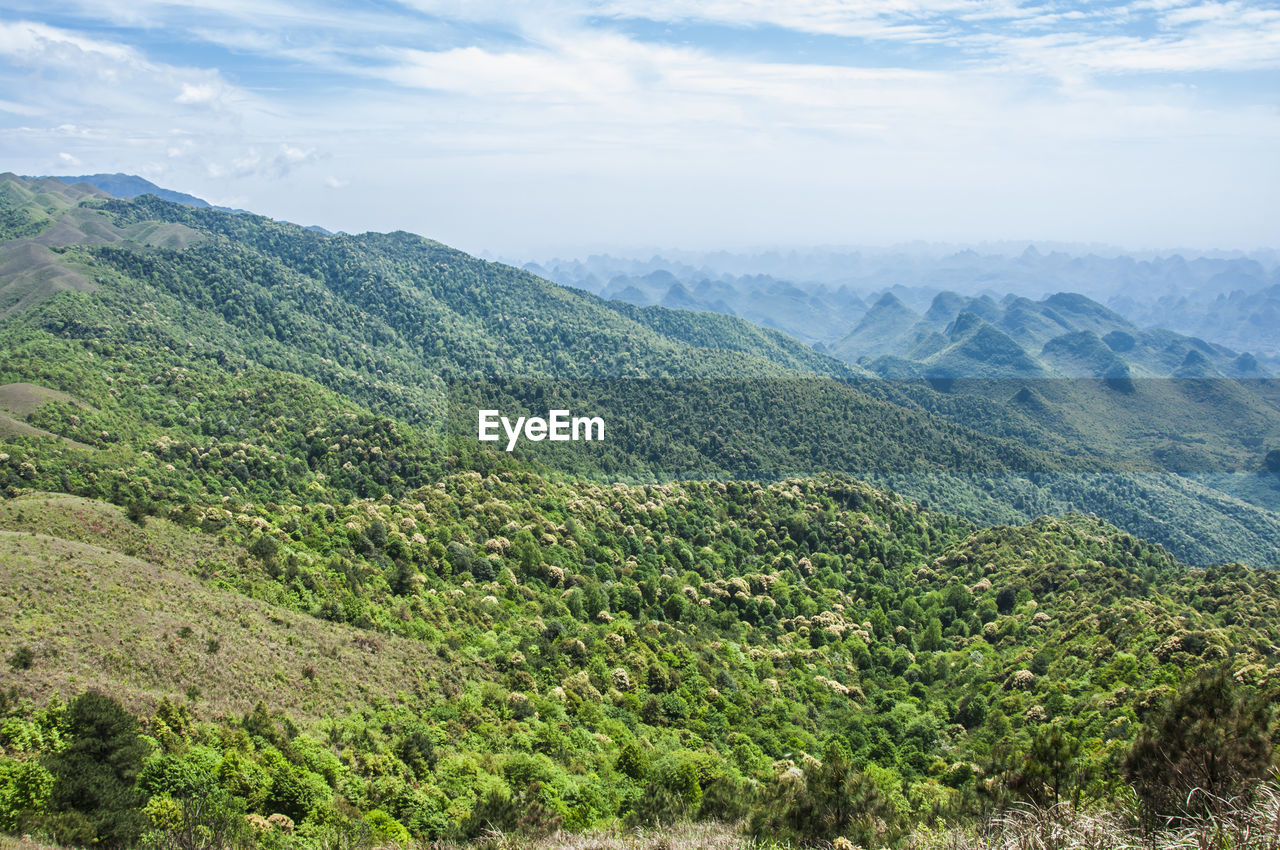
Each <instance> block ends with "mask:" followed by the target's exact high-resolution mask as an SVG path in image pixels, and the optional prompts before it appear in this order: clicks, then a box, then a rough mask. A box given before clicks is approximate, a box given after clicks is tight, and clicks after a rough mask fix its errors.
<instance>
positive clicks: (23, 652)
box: [9, 646, 36, 670]
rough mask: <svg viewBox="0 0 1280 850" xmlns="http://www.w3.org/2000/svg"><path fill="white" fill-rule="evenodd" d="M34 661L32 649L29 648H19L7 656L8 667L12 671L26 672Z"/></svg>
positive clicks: (34, 654) (34, 655) (34, 656)
mask: <svg viewBox="0 0 1280 850" xmlns="http://www.w3.org/2000/svg"><path fill="white" fill-rule="evenodd" d="M35 660H36V653H35V650H34V649H32V648H31V647H29V646H20V647H18V648H17V649H15V650H14V651H13V654H12V655H10V656H9V667H10V668H11V669H13V670H27V669H30V667H31V664H32V662H34V661H35Z"/></svg>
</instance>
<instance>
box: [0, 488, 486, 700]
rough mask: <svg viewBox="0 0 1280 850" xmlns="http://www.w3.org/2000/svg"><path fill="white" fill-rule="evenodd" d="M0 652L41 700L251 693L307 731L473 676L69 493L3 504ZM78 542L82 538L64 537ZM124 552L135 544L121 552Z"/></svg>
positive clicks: (209, 550)
mask: <svg viewBox="0 0 1280 850" xmlns="http://www.w3.org/2000/svg"><path fill="white" fill-rule="evenodd" d="M3 528H8V529H11V530H0V622H4V623H6V624H7V625H6V627H5V629H4V631H3V633H0V657H2V658H9V657H11V656H12V655H13V654H14V653H15V652H16V651H17V650H19V649H20V648H22V647H29V648H30V649H31V650H33V652H34V657H33V659H32V663H31V664H30V666H29V667H27V668H26V669H17V670H6V679H7V684H8V685H12V686H16V687H17V688H18V690H19V692H20V693H23V694H25V695H27V696H29V697H31V698H33V699H38V700H40V701H43V700H45V699H47V698H48V696H49V695H50V694H51V693H54V692H57V693H60V694H62V695H63V696H64V697H66V698H69V697H73V696H75V695H76V694H78V693H80V692H82V691H84V690H85V689H86V688H101V689H103V690H106V691H108V692H110V693H112V694H114V695H116V696H117V697H119V698H120V699H121V701H122V702H124V703H125V704H126V705H127V706H128V707H129V708H130V709H131V710H134V711H135V712H139V713H141V712H149V710H150V709H151V708H153V707H154V705H155V703H156V702H157V701H158V700H159V699H160V698H161V697H165V696H167V697H170V698H176V699H179V700H188V699H193V698H194V699H195V701H196V705H197V714H198V715H200V716H204V717H206V718H210V717H213V718H216V717H226V716H235V715H241V714H244V713H245V712H248V711H250V710H252V708H253V707H254V705H256V704H257V702H258V701H259V700H261V701H264V702H266V703H267V704H268V705H270V706H271V707H272V709H273V710H276V709H279V710H283V711H285V712H287V713H289V714H290V715H291V716H292V717H294V718H296V719H297V720H298V721H300V722H301V723H302V724H304V725H311V724H315V723H318V722H319V721H321V720H323V719H325V718H329V717H334V716H342V715H345V714H347V713H349V712H350V711H351V710H352V709H353V708H355V707H358V706H361V705H365V704H367V703H368V702H369V701H370V700H371V699H375V698H382V699H387V700H392V701H395V700H403V699H410V700H411V699H414V695H417V694H426V693H434V692H435V690H436V689H438V688H440V687H445V686H449V685H459V686H460V685H461V684H462V683H463V682H465V681H466V680H467V679H468V678H470V677H475V676H480V677H482V678H492V674H491V673H487V674H485V673H478V672H476V671H475V670H473V669H469V668H467V667H466V666H463V665H458V664H454V665H445V663H444V662H442V661H441V660H440V659H439V658H438V657H437V656H436V654H435V653H434V652H433V651H432V647H431V646H430V645H428V644H425V643H422V642H419V641H413V640H409V639H404V638H397V637H394V636H390V635H381V634H379V635H373V634H371V633H369V632H365V631H361V630H359V629H355V628H351V627H349V626H345V625H340V624H336V623H331V622H327V621H324V620H320V619H317V618H313V617H309V616H307V615H305V614H301V613H298V612H294V611H289V610H286V609H283V608H279V607H276V606H273V605H270V604H268V603H266V602H262V601H259V600H255V599H250V598H248V597H245V596H244V595H242V594H240V593H237V592H235V591H232V590H229V589H223V588H220V587H218V586H217V585H216V584H215V583H214V582H212V581H206V580H202V579H201V578H200V577H198V576H197V575H196V574H195V573H196V571H197V570H199V569H205V570H211V571H213V572H215V573H216V572H218V567H219V565H220V564H221V565H229V564H230V562H231V560H232V559H234V558H235V557H236V556H237V552H236V550H234V549H232V548H231V547H226V549H225V551H219V547H218V546H217V544H216V543H214V542H213V541H212V540H210V539H200V538H198V537H197V536H195V535H192V534H190V533H189V532H186V531H185V529H182V528H179V527H177V526H174V525H172V524H170V523H168V522H167V521H165V520H157V519H152V520H149V521H148V522H147V525H146V527H145V528H142V529H139V528H138V527H137V526H135V525H133V524H132V523H130V522H129V521H128V520H127V519H125V517H124V515H123V513H122V512H121V511H120V509H119V508H116V507H114V506H111V505H105V504H102V503H99V502H91V501H89V500H84V499H76V498H74V497H65V496H53V497H39V498H36V497H23V498H19V499H12V500H7V501H4V502H0V529H3ZM74 538H79V539H74ZM124 549H128V550H130V551H133V552H135V553H136V554H135V555H130V554H126V553H125V552H124V551H122V550H124Z"/></svg>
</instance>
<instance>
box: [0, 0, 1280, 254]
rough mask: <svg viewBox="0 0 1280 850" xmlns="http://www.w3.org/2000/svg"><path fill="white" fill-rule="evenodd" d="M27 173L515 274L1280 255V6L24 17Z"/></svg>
mask: <svg viewBox="0 0 1280 850" xmlns="http://www.w3.org/2000/svg"><path fill="white" fill-rule="evenodd" d="M0 156H2V161H0V170H11V171H15V172H18V173H26V174H52V173H56V174H66V173H89V172H97V171H112V172H114V171H123V172H129V173H136V174H141V175H143V176H145V177H147V178H149V179H151V180H154V181H155V182H157V183H159V184H161V185H164V186H167V187H170V188H174V189H179V190H182V191H187V192H191V193H193V194H197V195H200V196H202V197H205V198H207V199H209V200H211V201H213V202H216V203H222V204H227V205H231V206H237V207H244V208H247V209H252V210H254V211H257V212H262V213H265V214H268V215H273V216H276V217H279V218H287V219H290V220H294V221H299V222H302V223H308V224H310V223H316V224H322V225H325V226H327V227H331V228H341V229H345V230H350V231H362V230H370V229H374V230H391V229H404V230H411V231H414V232H418V233H422V234H424V235H428V236H431V237H433V238H437V239H440V240H441V241H444V242H448V243H450V244H454V245H457V246H459V247H462V248H464V249H467V250H472V251H485V252H491V253H495V254H501V255H504V256H508V257H513V258H514V257H530V258H540V257H545V256H548V255H551V254H556V253H573V252H582V251H586V250H592V249H596V250H598V249H610V250H619V249H623V248H628V247H630V248H635V249H637V250H641V249H643V250H647V249H649V248H651V247H652V248H687V249H714V248H721V247H724V248H730V249H734V248H744V247H756V246H804V245H819V244H821V245H884V244H891V243H895V242H902V241H908V240H927V241H946V242H977V241H982V240H998V239H1015V240H1016V239H1028V240H1059V241H1082V242H1104V243H1111V244H1118V245H1123V246H1127V247H1132V248H1154V249H1160V248H1171V247H1191V248H1200V249H1214V248H1243V249H1249V248H1256V247H1280V226H1278V225H1277V224H1276V222H1278V221H1280V6H1278V5H1277V4H1276V3H1251V2H1201V0H1190V2H1187V1H1186V0H1132V1H1131V2H1130V1H1126V2H1107V3H1068V2H1018V0H868V2H856V3H855V2H842V1H841V0H797V1H796V2H790V3H786V2H766V0H650V2H640V0H558V1H557V2H547V1H546V0H528V2H523V3H504V2H491V0H472V2H467V0H406V2H404V3H396V2H389V1H388V2H373V3H364V4H350V3H346V4H325V3H309V4H301V3H292V2H284V1H283V0H201V2H184V0H176V1H175V2H160V0H94V2H87V0H86V2H60V0H40V2H36V0H6V4H5V6H4V8H3V9H0Z"/></svg>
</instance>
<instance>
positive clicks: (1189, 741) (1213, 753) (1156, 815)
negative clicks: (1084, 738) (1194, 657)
mask: <svg viewBox="0 0 1280 850" xmlns="http://www.w3.org/2000/svg"><path fill="white" fill-rule="evenodd" d="M1270 713H1271V712H1270V707H1269V702H1268V700H1267V699H1266V698H1265V696H1264V695H1261V694H1258V693H1256V692H1253V691H1251V690H1247V689H1245V688H1244V687H1243V686H1241V685H1238V684H1237V683H1236V681H1235V679H1234V678H1232V676H1231V674H1230V671H1229V669H1228V668H1226V667H1221V668H1218V669H1216V670H1212V671H1207V672H1202V673H1200V674H1199V675H1197V676H1195V677H1194V678H1192V679H1190V680H1189V681H1187V682H1186V683H1184V685H1183V687H1182V688H1181V689H1180V690H1179V691H1178V693H1177V694H1176V695H1175V696H1174V697H1173V699H1172V700H1170V702H1169V703H1168V705H1166V706H1165V707H1164V709H1163V711H1160V712H1159V713H1158V714H1157V715H1156V716H1155V717H1154V718H1153V719H1152V720H1151V721H1150V722H1149V723H1148V724H1147V725H1146V726H1144V728H1143V729H1142V731H1141V732H1140V733H1139V734H1138V738H1137V740H1136V741H1134V744H1133V747H1132V748H1131V749H1130V750H1129V754H1128V756H1127V757H1126V759H1125V763H1124V769H1125V778H1126V779H1128V781H1129V782H1130V783H1131V784H1132V785H1133V788H1134V790H1135V791H1136V792H1137V794H1138V798H1139V800H1140V801H1141V802H1142V805H1143V808H1144V809H1145V811H1146V814H1147V816H1148V817H1149V818H1150V819H1151V825H1152V826H1154V825H1156V824H1157V823H1166V822H1176V821H1180V820H1182V819H1184V818H1186V817H1194V816H1198V815H1204V814H1210V813H1213V812H1215V811H1218V810H1219V809H1220V808H1221V807H1222V806H1224V805H1225V804H1226V803H1227V801H1229V800H1231V799H1232V798H1236V797H1241V796H1245V795H1247V794H1248V793H1250V791H1251V790H1252V789H1253V788H1255V787H1256V786H1257V784H1258V782H1259V780H1261V779H1262V778H1263V777H1264V776H1266V775H1267V772H1268V770H1269V769H1270V765H1271V754H1272V751H1273V749H1274V745H1273V743H1272V740H1271V736H1270V734H1269V732H1268V723H1269V721H1270Z"/></svg>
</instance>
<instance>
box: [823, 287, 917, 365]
mask: <svg viewBox="0 0 1280 850" xmlns="http://www.w3.org/2000/svg"><path fill="white" fill-rule="evenodd" d="M919 323H920V315H919V314H918V313H916V312H915V311H914V310H912V309H911V308H909V307H907V305H905V304H903V303H902V301H900V300H899V299H898V297H897V296H896V295H894V294H893V293H892V292H886V293H885V294H884V295H881V296H880V298H879V299H877V300H876V302H875V303H874V304H872V305H871V308H870V309H869V310H867V312H866V314H865V315H864V316H863V317H862V318H861V319H859V320H858V324H856V325H855V326H854V328H853V330H851V331H849V333H848V334H847V335H846V336H845V337H844V338H842V339H840V340H838V341H837V342H835V343H834V344H833V345H831V346H830V347H829V348H828V350H829V351H830V352H831V353H832V354H833V355H834V356H836V357H839V358H841V359H842V360H847V361H849V362H856V361H857V360H858V359H859V358H861V357H875V356H877V355H881V354H893V353H896V352H898V351H899V350H900V349H904V348H905V347H906V346H907V345H908V344H909V343H910V342H911V341H913V339H914V337H913V335H912V331H913V330H914V329H915V328H916V327H917V326H918V325H919Z"/></svg>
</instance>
